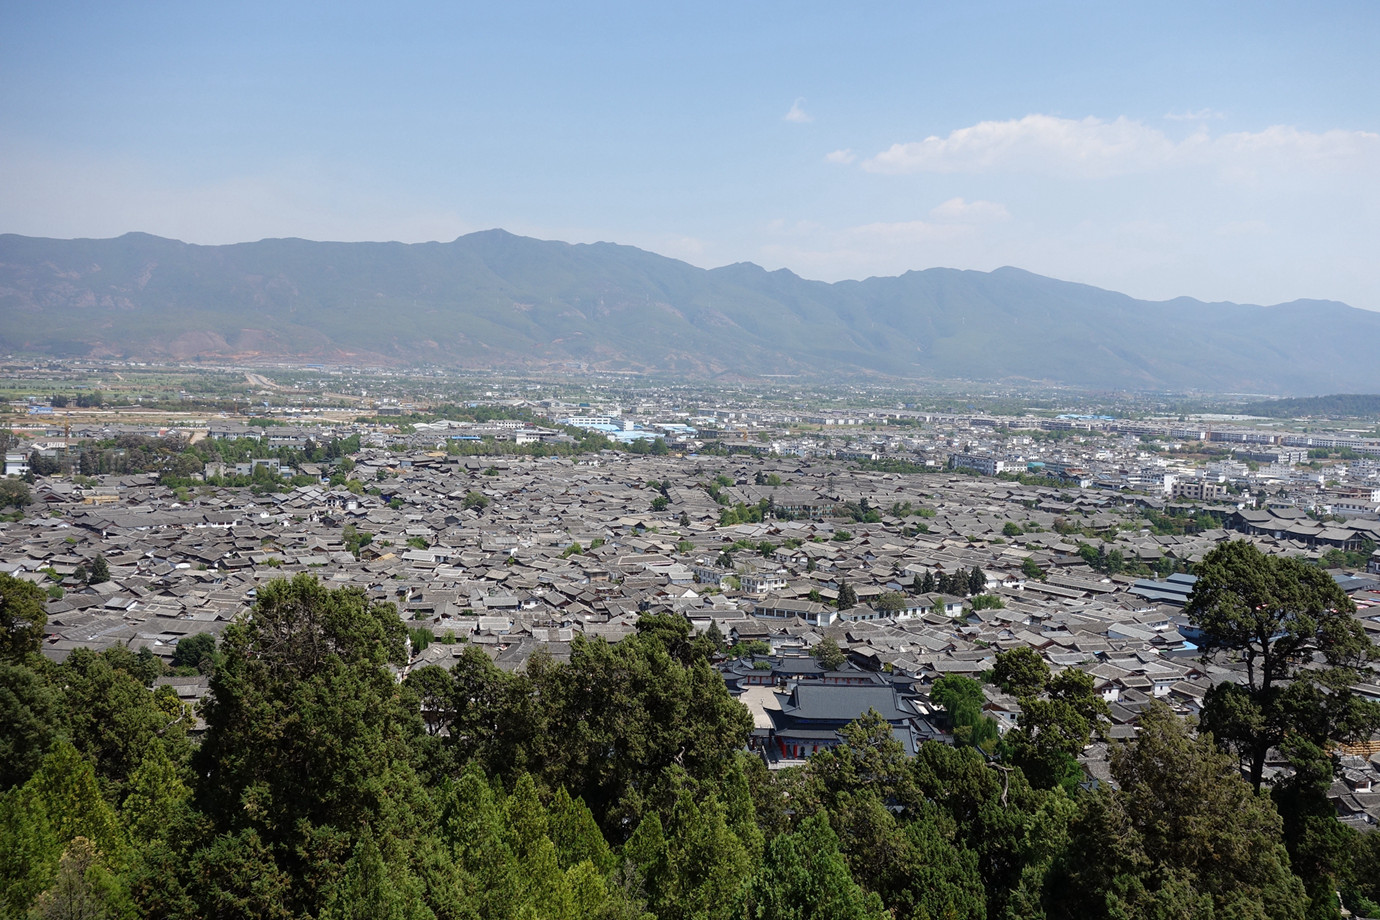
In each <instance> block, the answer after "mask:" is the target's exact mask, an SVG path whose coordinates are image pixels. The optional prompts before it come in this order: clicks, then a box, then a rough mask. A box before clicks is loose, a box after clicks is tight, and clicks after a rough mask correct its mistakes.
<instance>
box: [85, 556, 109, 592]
mask: <svg viewBox="0 0 1380 920" xmlns="http://www.w3.org/2000/svg"><path fill="white" fill-rule="evenodd" d="M107 581H110V565H109V563H107V562H106V561H105V554H104V553H97V554H96V558H95V561H93V562H92V563H91V576H90V577H89V578H88V579H87V584H92V585H100V584H104V583H105V582H107Z"/></svg>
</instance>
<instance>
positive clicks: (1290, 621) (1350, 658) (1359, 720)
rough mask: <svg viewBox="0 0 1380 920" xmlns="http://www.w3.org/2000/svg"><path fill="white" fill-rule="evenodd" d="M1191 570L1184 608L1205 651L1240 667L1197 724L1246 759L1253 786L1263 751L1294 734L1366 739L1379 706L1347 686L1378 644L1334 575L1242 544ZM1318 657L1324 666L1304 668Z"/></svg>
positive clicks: (1378, 720)
mask: <svg viewBox="0 0 1380 920" xmlns="http://www.w3.org/2000/svg"><path fill="white" fill-rule="evenodd" d="M1196 574H1197V576H1198V580H1197V582H1196V583H1195V584H1194V586H1193V591H1192V592H1191V593H1190V594H1189V598H1188V603H1187V606H1186V607H1185V612H1186V613H1187V614H1188V616H1189V619H1190V621H1191V622H1192V623H1193V625H1194V626H1195V627H1197V628H1198V629H1199V630H1201V633H1202V638H1201V640H1200V648H1201V649H1202V653H1203V656H1204V657H1205V658H1212V657H1215V656H1217V655H1223V654H1225V655H1228V656H1230V657H1232V658H1235V659H1237V660H1240V661H1241V662H1242V663H1243V664H1244V665H1245V671H1246V674H1245V676H1246V681H1245V683H1244V684H1242V685H1230V684H1228V685H1220V684H1219V685H1218V686H1217V687H1215V688H1213V691H1212V692H1211V693H1210V694H1209V696H1208V697H1207V698H1206V699H1205V700H1204V709H1203V727H1204V729H1206V730H1208V731H1210V732H1212V733H1213V735H1214V737H1216V738H1217V740H1218V742H1219V743H1220V744H1223V745H1224V746H1227V747H1228V748H1230V749H1232V750H1234V751H1235V752H1236V753H1237V754H1238V756H1240V757H1241V759H1242V760H1243V761H1244V762H1245V763H1246V764H1247V766H1248V769H1249V775H1250V780H1251V784H1252V785H1253V786H1254V787H1255V788H1256V789H1259V788H1260V785H1261V782H1262V780H1263V776H1264V767H1265V757H1266V753H1267V752H1268V751H1269V749H1270V748H1272V747H1275V746H1276V745H1278V744H1280V743H1281V742H1282V741H1283V740H1284V739H1285V737H1286V736H1287V735H1288V734H1289V733H1290V732H1291V731H1299V732H1301V733H1303V734H1304V735H1305V736H1306V737H1309V738H1315V739H1319V740H1320V741H1323V742H1326V741H1327V740H1329V739H1331V740H1338V741H1344V740H1352V739H1354V738H1361V737H1369V735H1370V733H1371V732H1372V731H1373V730H1374V729H1375V728H1376V727H1377V725H1380V707H1376V706H1374V705H1371V704H1363V703H1362V702H1361V701H1359V700H1357V699H1356V698H1355V696H1354V694H1353V693H1352V691H1351V689H1350V687H1351V685H1352V684H1353V683H1354V682H1355V681H1356V679H1357V678H1358V676H1359V674H1360V672H1361V669H1362V668H1364V667H1365V666H1366V665H1367V664H1368V663H1369V662H1371V661H1373V660H1375V659H1376V657H1377V652H1378V651H1380V650H1377V648H1376V646H1375V645H1374V644H1373V643H1372V642H1371V641H1370V639H1369V638H1368V637H1367V636H1366V633H1365V631H1364V630H1363V629H1362V628H1361V624H1360V623H1359V622H1358V621H1357V620H1356V618H1355V617H1354V615H1353V614H1354V611H1355V609H1356V608H1355V605H1354V604H1353V603H1352V601H1351V598H1349V597H1348V596H1347V595H1346V593H1345V592H1343V591H1342V590H1341V588H1339V587H1338V586H1337V583H1336V582H1335V581H1333V580H1332V578H1331V576H1329V575H1328V574H1327V573H1326V572H1324V571H1322V570H1321V569H1318V568H1316V567H1314V566H1311V565H1308V564H1307V563H1305V562H1303V561H1302V560H1299V559H1295V558H1292V557H1284V556H1265V555H1263V554H1262V553H1261V552H1260V551H1259V550H1257V549H1256V548H1255V546H1254V545H1252V544H1250V543H1248V542H1246V541H1232V542H1230V543H1223V544H1221V545H1220V546H1218V547H1217V548H1216V549H1214V550H1213V551H1212V552H1210V553H1208V554H1207V555H1206V556H1204V557H1203V560H1202V561H1201V562H1200V563H1199V564H1198V566H1197V567H1196ZM1315 655H1321V656H1322V659H1323V663H1324V666H1323V667H1321V668H1318V667H1312V666H1310V667H1308V668H1305V667H1304V665H1312V663H1313V660H1314V656H1315ZM1324 691H1325V692H1324Z"/></svg>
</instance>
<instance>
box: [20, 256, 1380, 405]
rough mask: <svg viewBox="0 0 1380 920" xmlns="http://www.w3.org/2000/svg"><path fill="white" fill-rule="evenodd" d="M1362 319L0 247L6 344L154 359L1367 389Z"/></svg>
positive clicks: (953, 288) (536, 271)
mask: <svg viewBox="0 0 1380 920" xmlns="http://www.w3.org/2000/svg"><path fill="white" fill-rule="evenodd" d="M1377 348H1380V313H1375V312H1370V311H1366V310H1360V309H1356V308H1353V307H1349V306H1347V305H1345V304H1341V303H1337V302H1334V301H1315V300H1299V301H1294V302H1292V303H1285V304H1278V305H1275V306H1254V305H1241V304H1232V303H1203V302H1201V301H1197V300H1193V299H1190V298H1179V299H1176V300H1170V301H1162V302H1151V301H1142V300H1136V299H1134V298H1131V297H1128V296H1126V295H1124V294H1118V293H1114V292H1111V291H1106V290H1101V289H1099V288H1095V287H1090V286H1088V285H1083V284H1074V283H1070V282H1065V281H1057V280H1054V279H1051V278H1045V277H1041V276H1039V275H1034V274H1031V273H1029V272H1026V271H1022V270H1020V269H1015V268H1000V269H997V270H996V271H992V272H977V271H959V270H955V269H946V268H931V269H927V270H925V271H912V272H907V273H905V274H904V275H900V276H898V277H889V278H868V279H867V280H865V281H840V282H836V283H832V284H829V283H825V282H820V281H808V280H805V279H803V278H801V277H799V276H797V275H795V274H792V273H791V272H789V271H785V270H780V271H770V272H769V271H767V270H765V269H763V268H760V267H758V266H756V265H753V264H750V263H738V264H735V265H728V266H724V267H722V268H715V269H701V268H696V267H694V266H691V265H689V264H687V263H685V262H680V261H677V260H675V259H670V258H666V257H664V256H659V255H656V254H654V253H650V252H646V251H643V250H640V249H636V248H633V247H630V246H621V245H615V244H612V243H593V244H568V243H562V242H553V241H544V240H535V239H530V238H526V237H519V236H514V235H513V234H510V233H507V232H505V231H502V230H488V231H484V232H480V233H472V234H469V235H466V236H462V237H460V238H459V239H457V240H455V241H453V242H450V243H416V244H403V243H327V242H311V241H307V240H299V239H273V240H262V241H260V242H257V243H239V244H234V245H226V246H198V245H191V244H187V243H182V242H178V241H176V240H168V239H162V238H159V237H155V236H149V235H147V234H140V233H130V234H126V235H124V236H121V237H119V238H116V239H105V240H91V239H78V240H55V239H41V238H33V237H23V236H16V235H12V234H6V235H0V349H3V350H5V351H7V352H11V353H24V354H40V355H52V356H90V357H127V358H131V359H150V360H167V359H173V360H192V359H201V360H207V361H216V362H223V361H234V362H239V363H255V362H270V361H284V360H286V361H298V362H329V363H348V364H354V365H371V364H380V365H392V366H404V365H423V364H431V365H443V366H453V367H467V368H493V369H509V370H514V371H521V370H524V369H525V370H549V369H553V368H563V369H585V370H598V371H623V372H638V373H656V374H662V375H667V376H676V377H684V378H700V379H704V378H716V377H724V376H730V377H744V376H746V377H754V376H758V375H763V374H794V375H800V376H802V377H810V378H825V379H829V378H832V379H839V378H840V377H860V376H872V377H894V378H909V379H918V380H941V379H942V380H967V381H1002V382H1007V383H1022V382H1026V383H1032V384H1054V385H1070V386H1080V387H1095V388H1115V389H1137V390H1175V391H1182V390H1188V389H1201V390H1206V391H1211V392H1238V393H1240V392H1247V393H1262V394H1310V393H1326V392H1338V391H1347V392H1365V391H1372V392H1373V391H1380V361H1376V360H1375V359H1374V355H1375V353H1376V351H1377Z"/></svg>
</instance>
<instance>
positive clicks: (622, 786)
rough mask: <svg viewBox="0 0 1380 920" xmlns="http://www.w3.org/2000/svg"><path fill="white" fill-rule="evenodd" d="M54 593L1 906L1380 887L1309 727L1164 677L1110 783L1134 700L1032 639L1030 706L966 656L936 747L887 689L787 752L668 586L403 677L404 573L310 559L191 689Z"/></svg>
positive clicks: (582, 908)
mask: <svg viewBox="0 0 1380 920" xmlns="http://www.w3.org/2000/svg"><path fill="white" fill-rule="evenodd" d="M30 589H32V590H30ZM1209 600H1210V599H1209ZM1207 603H1208V601H1206V600H1205V601H1204V604H1207ZM42 604H43V598H42V595H41V592H39V591H38V589H36V588H33V586H32V585H28V584H27V583H25V582H21V581H18V580H16V579H13V578H11V577H10V576H7V575H0V606H3V612H4V619H3V624H0V625H3V633H2V634H0V640H3V645H0V917H8V918H27V917H34V918H48V917H84V918H107V917H108V918H126V917H130V918H132V917H150V918H235V917H245V918H248V917H254V918H268V920H288V918H309V917H310V918H323V920H324V918H330V920H336V918H369V920H395V918H396V920H433V918H435V920H478V918H483V920H510V918H511V920H517V918H551V920H558V918H571V920H576V918H609V920H615V918H630V920H631V918H644V917H655V918H704V920H738V918H741V920H749V918H750V920H776V918H780V920H787V918H790V920H806V918H819V920H853V918H857V920H864V918H876V920H882V918H897V920H983V918H991V920H997V918H1051V920H1053V918H1102V917H1105V918H1113V917H1115V918H1133V917H1143V918H1204V920H1206V918H1242V920H1246V918H1250V920H1267V918H1268V920H1286V918H1303V917H1309V918H1314V917H1316V918H1322V917H1337V916H1339V903H1338V892H1339V891H1340V892H1341V893H1342V895H1343V896H1344V897H1345V898H1346V900H1347V904H1348V906H1349V907H1351V908H1352V909H1353V910H1356V911H1358V912H1360V913H1362V914H1364V913H1367V912H1368V913H1369V915H1370V916H1376V915H1377V912H1380V908H1377V906H1376V904H1377V902H1380V834H1376V833H1370V834H1361V833H1359V832H1357V831H1355V830H1353V829H1351V828H1350V827H1348V826H1346V825H1344V824H1342V823H1340V822H1339V821H1338V820H1337V819H1336V816H1335V812H1334V811H1333V810H1332V807H1331V805H1330V804H1329V802H1328V800H1327V798H1326V790H1327V788H1328V786H1329V785H1330V784H1331V782H1332V779H1333V772H1332V761H1331V759H1330V758H1329V756H1328V754H1326V753H1325V751H1324V748H1322V747H1321V746H1319V745H1317V744H1312V743H1311V742H1310V741H1309V739H1308V738H1307V737H1305V735H1306V733H1304V732H1300V733H1286V735H1287V737H1286V736H1284V735H1282V736H1281V739H1282V740H1280V741H1278V742H1275V741H1274V740H1273V739H1272V740H1271V741H1270V743H1272V744H1279V745H1282V746H1284V747H1286V748H1288V749H1289V750H1290V751H1291V752H1293V756H1294V757H1295V758H1296V763H1297V764H1298V769H1297V770H1296V772H1295V773H1294V775H1293V777H1292V778H1291V779H1290V780H1289V781H1288V782H1285V783H1279V784H1275V785H1273V786H1271V785H1269V784H1266V785H1265V786H1263V787H1261V788H1259V789H1258V788H1256V786H1255V785H1254V784H1253V783H1252V782H1251V781H1250V780H1249V779H1248V778H1243V772H1242V765H1243V764H1245V765H1247V766H1248V767H1249V766H1250V765H1251V764H1252V763H1253V761H1252V757H1253V754H1254V748H1250V747H1249V746H1248V745H1245V744H1244V743H1242V744H1236V746H1235V747H1233V744H1228V743H1224V744H1223V745H1221V746H1219V744H1218V743H1217V742H1216V741H1214V738H1213V736H1212V735H1211V734H1209V733H1208V732H1206V731H1204V732H1198V731H1196V729H1195V726H1194V725H1193V724H1191V723H1190V722H1188V721H1185V720H1184V719H1181V718H1180V717H1179V716H1177V715H1175V714H1174V713H1173V712H1171V711H1170V710H1169V709H1168V708H1167V707H1164V706H1162V705H1158V704H1156V705H1152V706H1150V707H1149V708H1147V709H1146V710H1145V711H1144V712H1143V713H1142V715H1141V721H1140V730H1139V732H1138V734H1137V735H1136V737H1135V738H1134V739H1133V740H1131V741H1128V742H1118V743H1114V744H1113V745H1112V753H1111V758H1110V770H1111V777H1112V780H1113V782H1111V783H1107V782H1103V783H1092V782H1088V781H1087V777H1086V776H1085V775H1084V774H1082V772H1081V771H1079V770H1071V769H1070V764H1071V763H1074V762H1073V756H1074V755H1075V754H1077V753H1078V752H1079V751H1081V750H1082V748H1083V746H1084V745H1085V744H1086V743H1087V742H1088V741H1089V739H1091V738H1094V737H1096V736H1097V735H1098V734H1099V733H1100V732H1101V730H1102V728H1103V727H1104V726H1105V713H1104V709H1105V704H1104V705H1102V706H1099V704H1100V703H1101V700H1100V698H1099V697H1097V696H1096V695H1095V694H1092V693H1091V692H1090V688H1091V684H1090V680H1089V679H1086V678H1087V675H1085V674H1082V672H1078V671H1065V672H1063V673H1061V674H1059V675H1055V676H1051V675H1050V674H1049V673H1048V672H1047V671H1046V670H1043V665H1042V664H1041V663H1040V662H1039V658H1038V656H1036V655H1034V654H1033V653H1028V650H1027V652H1026V653H1025V654H1011V653H1005V654H1003V656H1001V657H1000V658H999V663H998V668H997V670H996V672H994V674H993V675H992V680H993V681H994V682H998V683H1000V684H1001V685H1002V686H1003V687H1004V688H1006V689H1008V690H1009V691H1010V692H1012V693H1014V694H1016V695H1018V696H1020V697H1021V698H1022V700H1023V707H1022V708H1023V713H1024V714H1023V716H1022V721H1021V723H1020V725H1019V726H1018V727H1016V728H1013V729H1012V731H1010V732H1008V733H1007V735H1006V736H1005V737H1004V738H1002V739H997V738H995V736H994V735H993V733H991V732H990V731H988V730H987V729H986V728H985V727H984V726H983V724H982V718H983V717H982V715H981V711H980V703H978V702H977V700H980V695H979V696H978V697H976V698H975V697H974V696H973V692H972V691H973V686H969V685H967V684H964V683H963V682H962V681H961V680H958V681H956V680H947V679H946V681H945V682H944V684H943V685H942V686H940V687H939V688H938V692H937V694H936V696H937V698H938V699H939V700H941V701H942V704H943V705H944V706H945V707H946V708H947V709H948V710H949V712H950V714H951V715H952V717H953V720H954V724H955V726H956V728H958V727H961V728H964V729H966V731H955V734H956V736H957V737H958V743H957V744H956V745H952V746H951V745H946V744H940V743H926V744H923V745H921V747H920V749H919V752H918V754H916V755H915V756H913V757H908V756H906V754H905V753H904V751H903V748H902V745H901V744H900V743H899V742H898V741H897V740H896V739H895V738H893V737H892V734H891V729H890V727H889V726H888V724H887V723H886V722H885V721H884V720H882V719H881V717H880V716H877V715H876V714H875V713H873V714H868V715H865V716H863V717H861V718H859V719H858V720H857V721H856V722H854V723H852V724H851V725H850V726H849V727H848V728H847V729H846V730H845V731H844V733H843V734H844V741H843V743H842V744H840V745H839V746H838V747H836V748H834V749H832V750H829V751H827V752H821V753H818V754H816V755H814V756H813V757H812V758H810V760H809V761H808V762H807V764H806V765H805V766H803V767H797V768H792V769H786V770H779V771H768V770H767V768H766V767H765V765H764V763H763V761H762V760H761V758H760V757H758V756H756V755H753V754H751V753H749V752H748V750H747V743H748V739H749V736H750V734H751V732H752V729H753V724H752V719H751V717H750V715H749V713H748V711H747V710H746V709H745V708H744V707H743V706H741V705H740V704H739V703H737V702H736V701H735V700H734V699H732V697H731V696H730V695H729V693H728V691H727V690H726V688H725V684H724V681H723V679H722V678H721V676H720V675H719V673H718V671H717V670H716V669H715V668H714V666H713V662H714V660H715V658H716V656H718V655H720V654H721V653H722V652H723V648H722V640H721V638H720V637H718V636H717V635H715V634H713V633H710V634H701V635H693V634H692V632H691V629H690V626H689V624H688V622H686V621H685V620H684V619H683V618H681V617H679V616H675V615H671V614H646V615H644V616H643V617H642V619H641V620H640V622H639V624H638V629H637V632H636V634H635V635H632V636H630V637H629V638H627V639H625V640H623V641H621V642H618V643H616V644H609V643H606V642H604V641H603V640H598V639H596V640H587V639H585V638H582V637H577V638H576V639H575V641H574V642H573V644H572V647H571V654H570V657H569V660H568V661H564V660H562V661H556V660H553V659H552V658H551V657H550V656H548V655H544V654H543V653H538V654H537V655H535V656H534V657H533V658H532V659H531V660H530V661H529V663H528V665H527V667H526V668H525V669H523V670H522V671H520V672H518V673H508V672H505V671H502V670H500V669H498V668H497V667H496V666H495V665H494V664H493V662H492V661H491V660H490V658H489V657H488V656H487V655H486V654H484V653H483V651H482V650H481V649H479V648H478V647H474V646H467V647H466V648H465V649H464V653H463V654H462V655H461V656H460V657H459V659H458V661H457V663H456V664H455V666H454V668H453V669H452V670H449V671H447V670H443V669H441V668H439V667H436V666H430V667H423V668H419V669H416V670H414V671H412V672H411V673H410V674H408V675H407V677H406V679H400V675H401V674H402V673H403V667H404V665H405V664H406V661H407V633H406V629H405V626H404V624H403V623H402V621H401V620H400V619H399V617H398V614H397V611H396V610H395V609H394V607H393V605H392V604H390V603H386V602H382V601H380V600H377V599H375V598H374V597H371V596H370V595H368V594H367V593H365V592H364V591H362V590H360V589H357V588H349V587H346V588H331V587H328V586H326V585H324V584H322V583H321V582H319V581H317V580H316V579H314V578H311V577H309V576H297V577H295V578H293V579H291V580H279V581H275V582H271V583H269V584H267V585H265V586H264V587H262V588H261V589H260V590H259V592H258V596H257V599H256V601H255V604H254V607H253V609H252V611H251V614H250V615H249V616H246V617H243V618H241V619H240V620H238V621H237V622H236V623H234V624H233V625H231V626H230V627H228V628H227V629H226V630H225V632H224V635H223V636H222V638H221V641H220V642H219V643H218V644H214V643H208V642H207V641H206V640H198V642H197V644H196V647H195V648H194V649H190V650H189V652H188V655H187V656H185V658H184V659H183V660H184V662H185V666H187V667H191V668H197V669H200V670H202V671H205V672H209V673H210V674H211V677H210V682H211V695H210V696H209V697H208V698H207V700H206V701H205V702H204V704H203V705H202V708H201V709H200V711H199V712H193V711H192V710H191V709H190V708H189V707H188V706H187V705H185V704H184V703H182V702H181V701H179V699H178V698H177V696H176V695H175V694H174V693H173V692H172V690H171V689H169V688H167V687H160V688H159V689H158V690H157V691H156V692H155V691H153V690H152V689H151V687H152V685H153V682H154V679H155V677H157V676H158V675H159V674H160V673H162V670H163V668H164V666H163V664H162V662H160V661H158V660H157V659H156V658H154V657H153V656H151V655H149V654H135V653H133V652H130V651H129V650H127V649H121V648H114V649H109V650H107V651H105V652H102V653H99V654H97V653H93V652H90V651H85V650H78V651H75V652H73V653H72V654H71V655H70V657H68V658H67V659H66V660H65V661H63V662H62V663H61V664H55V663H53V662H51V661H49V660H48V659H46V658H44V657H43V656H42V655H41V654H39V642H40V639H41V636H42V627H43V607H42ZM1209 613H1210V611H1209V612H1205V613H1204V617H1207V616H1208V615H1209ZM970 683H972V684H973V685H975V684H976V682H970ZM1233 701H1234V703H1235V704H1236V706H1237V709H1236V711H1237V712H1238V714H1239V713H1241V712H1245V711H1246V710H1247V709H1249V705H1251V701H1250V700H1243V699H1237V698H1234V700H1233ZM1219 723H1220V724H1223V725H1227V723H1225V722H1223V721H1222V720H1221V719H1220V718H1219ZM1237 728H1238V729H1240V726H1239V725H1238V726H1237ZM1228 729H1230V725H1228ZM1242 730H1243V731H1244V729H1242ZM1227 734H1228V735H1230V731H1229V730H1227ZM1231 737H1232V738H1236V741H1237V742H1239V741H1240V740H1241V739H1240V738H1239V737H1237V736H1236V735H1231ZM1324 740H1325V739H1324ZM1233 743H1235V742H1233ZM1074 766H1076V763H1074ZM1249 775H1250V770H1247V776H1249ZM1257 776H1258V774H1257Z"/></svg>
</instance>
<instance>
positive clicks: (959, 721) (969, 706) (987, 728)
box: [930, 674, 997, 751]
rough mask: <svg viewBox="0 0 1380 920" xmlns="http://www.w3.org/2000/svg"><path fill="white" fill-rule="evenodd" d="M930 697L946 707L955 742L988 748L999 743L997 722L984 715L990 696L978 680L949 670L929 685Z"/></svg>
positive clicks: (990, 748) (989, 749) (992, 747)
mask: <svg viewBox="0 0 1380 920" xmlns="http://www.w3.org/2000/svg"><path fill="white" fill-rule="evenodd" d="M930 699H932V700H934V701H935V702H936V703H938V704H939V705H940V706H943V707H944V711H945V713H947V714H948V716H949V722H950V724H951V725H952V726H953V733H954V741H955V742H956V743H958V744H961V745H971V746H972V747H980V748H983V749H984V750H988V751H991V750H992V749H994V748H995V747H996V741H997V723H996V720H994V719H993V718H992V717H990V716H986V715H983V712H982V707H983V704H985V703H986V702H987V697H986V696H984V695H983V693H982V685H981V684H979V683H978V682H977V681H975V680H973V679H972V678H971V677H964V676H962V675H960V674H946V675H944V676H943V677H941V678H939V679H938V680H936V681H935V682H934V684H933V685H932V686H931V687H930Z"/></svg>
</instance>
